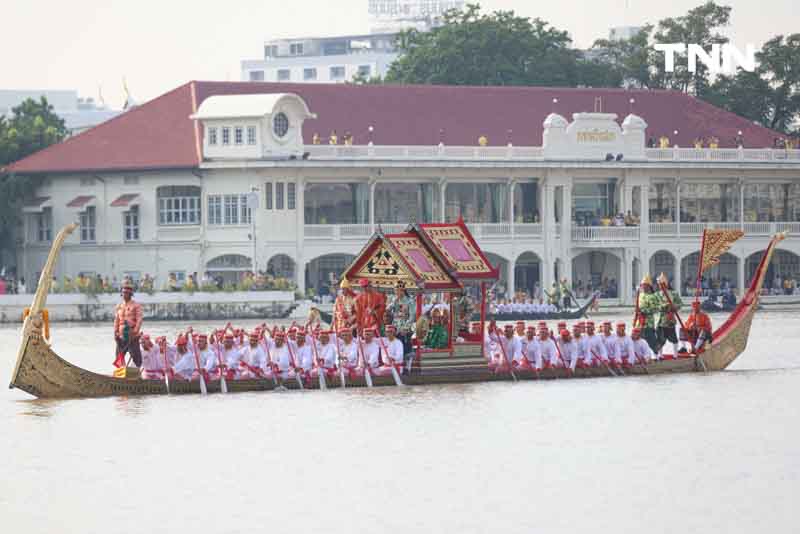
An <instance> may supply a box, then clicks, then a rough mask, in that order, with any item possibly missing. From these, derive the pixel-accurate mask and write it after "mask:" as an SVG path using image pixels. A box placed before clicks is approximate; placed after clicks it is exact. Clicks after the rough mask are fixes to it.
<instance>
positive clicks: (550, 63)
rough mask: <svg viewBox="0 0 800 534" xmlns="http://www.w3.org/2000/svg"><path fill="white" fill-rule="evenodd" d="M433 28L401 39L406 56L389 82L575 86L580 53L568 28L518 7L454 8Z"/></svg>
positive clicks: (394, 68) (404, 34)
mask: <svg viewBox="0 0 800 534" xmlns="http://www.w3.org/2000/svg"><path fill="white" fill-rule="evenodd" d="M442 20H443V24H442V25H441V26H440V27H437V28H434V29H433V30H431V31H430V32H419V31H416V30H413V29H412V30H408V31H405V32H402V33H401V34H400V35H399V36H398V39H397V46H398V49H399V50H400V51H401V52H402V56H401V57H400V58H399V59H398V60H396V61H395V62H394V63H392V65H391V67H390V68H389V72H388V73H387V75H386V82H388V83H418V84H446V85H543V86H566V87H569V86H574V85H576V83H577V81H578V69H579V67H578V53H577V52H576V51H575V50H572V49H571V48H570V44H571V42H572V41H571V39H570V38H569V36H568V35H567V33H566V32H563V31H560V30H557V29H556V28H553V27H552V26H550V25H549V24H548V23H547V22H545V21H543V20H541V19H538V18H537V19H529V18H527V17H518V16H516V15H515V14H514V12H513V11H495V12H493V13H491V14H482V13H481V8H480V5H479V4H468V5H467V6H466V7H465V8H464V10H462V11H458V10H450V11H448V12H446V13H445V14H444V15H443V17H442Z"/></svg>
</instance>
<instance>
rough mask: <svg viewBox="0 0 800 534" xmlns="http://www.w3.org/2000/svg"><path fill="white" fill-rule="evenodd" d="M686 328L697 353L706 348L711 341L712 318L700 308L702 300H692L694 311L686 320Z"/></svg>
mask: <svg viewBox="0 0 800 534" xmlns="http://www.w3.org/2000/svg"><path fill="white" fill-rule="evenodd" d="M686 330H687V332H688V334H689V340H690V341H691V343H692V348H693V349H694V352H695V353H696V354H699V353H701V352H703V351H704V350H705V345H706V343H709V344H710V343H711V318H710V317H709V316H708V315H707V314H706V313H704V312H703V310H701V309H700V301H697V300H696V301H694V302H692V313H691V314H690V315H689V318H688V319H687V320H686Z"/></svg>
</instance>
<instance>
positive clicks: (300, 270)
mask: <svg viewBox="0 0 800 534" xmlns="http://www.w3.org/2000/svg"><path fill="white" fill-rule="evenodd" d="M295 197H296V201H295V212H296V214H295V215H296V218H295V227H296V228H297V230H296V231H295V235H296V240H295V249H296V253H295V255H294V260H295V265H294V277H295V282H296V283H297V289H299V290H300V292H301V293H302V294H303V296H305V294H306V262H305V260H304V257H305V254H304V252H305V251H304V247H303V243H304V242H305V210H306V208H305V205H306V181H305V176H298V177H297V187H296V190H295ZM270 213H271V212H270ZM263 245H266V243H264V244H263ZM263 245H262V246H263ZM266 261H269V258H267V259H266ZM264 268H265V269H266V265H265V267H264Z"/></svg>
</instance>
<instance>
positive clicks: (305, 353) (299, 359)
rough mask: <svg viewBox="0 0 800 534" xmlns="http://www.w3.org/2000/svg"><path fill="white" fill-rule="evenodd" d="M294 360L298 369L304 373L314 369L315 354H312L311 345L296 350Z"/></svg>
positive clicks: (304, 344)
mask: <svg viewBox="0 0 800 534" xmlns="http://www.w3.org/2000/svg"><path fill="white" fill-rule="evenodd" d="M294 359H295V362H296V365H297V367H299V368H301V369H302V370H303V371H310V370H311V369H312V368H313V367H314V353H313V352H312V349H311V345H309V344H308V343H303V346H302V347H297V348H295V349H294Z"/></svg>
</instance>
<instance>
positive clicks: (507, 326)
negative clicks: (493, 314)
mask: <svg viewBox="0 0 800 534" xmlns="http://www.w3.org/2000/svg"><path fill="white" fill-rule="evenodd" d="M503 330H512V331H513V330H514V325H510V324H507V325H505V326H504V327H503Z"/></svg>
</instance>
